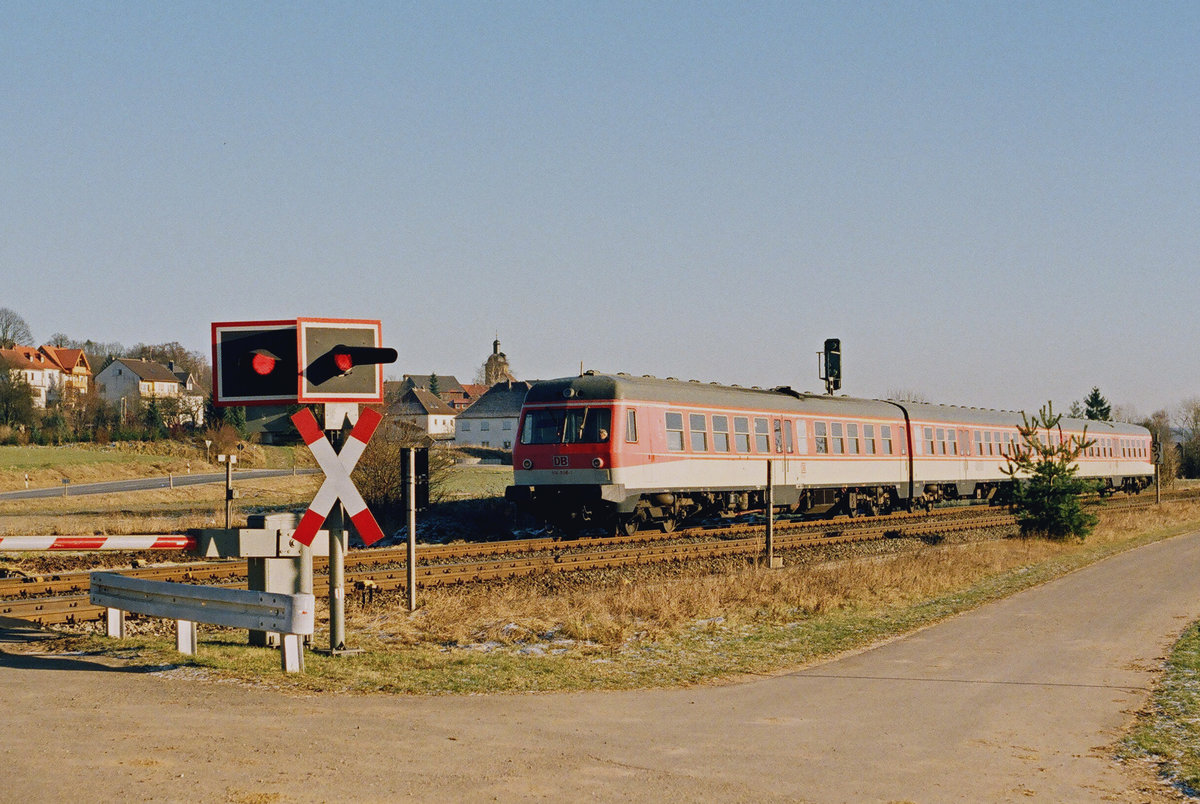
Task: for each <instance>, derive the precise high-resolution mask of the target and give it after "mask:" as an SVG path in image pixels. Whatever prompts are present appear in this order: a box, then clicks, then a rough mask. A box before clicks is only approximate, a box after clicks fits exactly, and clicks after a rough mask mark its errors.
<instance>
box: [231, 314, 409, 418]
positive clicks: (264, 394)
mask: <svg viewBox="0 0 1200 804" xmlns="http://www.w3.org/2000/svg"><path fill="white" fill-rule="evenodd" d="M381 337H382V336H381V332H380V322H379V321H373V320H363V319H332V318H299V319H296V320H294V321H228V322H216V323H214V324H213V325H212V344H213V402H214V403H216V404H217V405H222V406H230V405H289V404H295V403H297V402H298V403H301V404H309V403H316V402H331V403H354V402H357V403H365V404H378V403H381V402H383V366H382V364H383V363H392V362H394V361H395V360H396V356H397V355H396V350H395V349H389V348H385V347H383V346H381V345H380V341H381Z"/></svg>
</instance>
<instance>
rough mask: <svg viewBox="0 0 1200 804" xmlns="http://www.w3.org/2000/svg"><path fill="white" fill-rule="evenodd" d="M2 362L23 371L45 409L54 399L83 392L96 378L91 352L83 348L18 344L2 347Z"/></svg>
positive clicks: (56, 400) (37, 405) (37, 404)
mask: <svg viewBox="0 0 1200 804" xmlns="http://www.w3.org/2000/svg"><path fill="white" fill-rule="evenodd" d="M0 362H2V363H4V364H5V365H7V366H8V367H9V368H10V369H11V370H13V371H17V372H19V373H20V375H21V377H22V379H24V380H25V382H26V383H28V384H29V388H30V390H31V391H32V392H33V404H34V407H37V408H42V409H45V408H46V406H47V405H48V404H50V403H54V402H59V401H62V400H64V399H67V398H70V397H72V396H75V395H79V396H82V395H83V394H86V393H87V392H88V388H89V387H90V385H91V381H92V367H91V366H90V365H89V364H88V360H87V355H85V354H84V353H83V352H82V351H80V350H79V349H59V348H57V347H55V346H42V347H40V348H37V349H34V348H33V347H32V346H14V347H13V348H11V349H0Z"/></svg>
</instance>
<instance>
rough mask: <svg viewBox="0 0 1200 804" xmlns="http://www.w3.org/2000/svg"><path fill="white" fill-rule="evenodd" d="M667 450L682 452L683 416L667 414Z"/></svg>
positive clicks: (680, 414)
mask: <svg viewBox="0 0 1200 804" xmlns="http://www.w3.org/2000/svg"><path fill="white" fill-rule="evenodd" d="M667 449H669V450H671V451H672V452H683V414H682V413H668V414H667Z"/></svg>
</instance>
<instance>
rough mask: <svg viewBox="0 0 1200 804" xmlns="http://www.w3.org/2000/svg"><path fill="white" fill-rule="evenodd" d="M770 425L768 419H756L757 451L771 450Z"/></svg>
mask: <svg viewBox="0 0 1200 804" xmlns="http://www.w3.org/2000/svg"><path fill="white" fill-rule="evenodd" d="M770 432H771V429H770V425H769V424H767V420H766V419H755V420H754V449H755V451H756V452H770V451H771V437H770Z"/></svg>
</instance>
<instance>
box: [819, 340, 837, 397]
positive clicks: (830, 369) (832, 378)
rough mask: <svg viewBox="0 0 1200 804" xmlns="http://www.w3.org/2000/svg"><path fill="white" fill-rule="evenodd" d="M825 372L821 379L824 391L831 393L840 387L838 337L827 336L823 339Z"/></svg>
mask: <svg viewBox="0 0 1200 804" xmlns="http://www.w3.org/2000/svg"><path fill="white" fill-rule="evenodd" d="M824 354H825V373H824V374H823V375H822V376H821V379H823V380H824V381H825V392H826V393H828V394H832V393H833V392H834V391H836V390H838V389H839V388H841V387H842V342H841V340H840V339H838V338H828V339H826V341H825V352H824Z"/></svg>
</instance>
